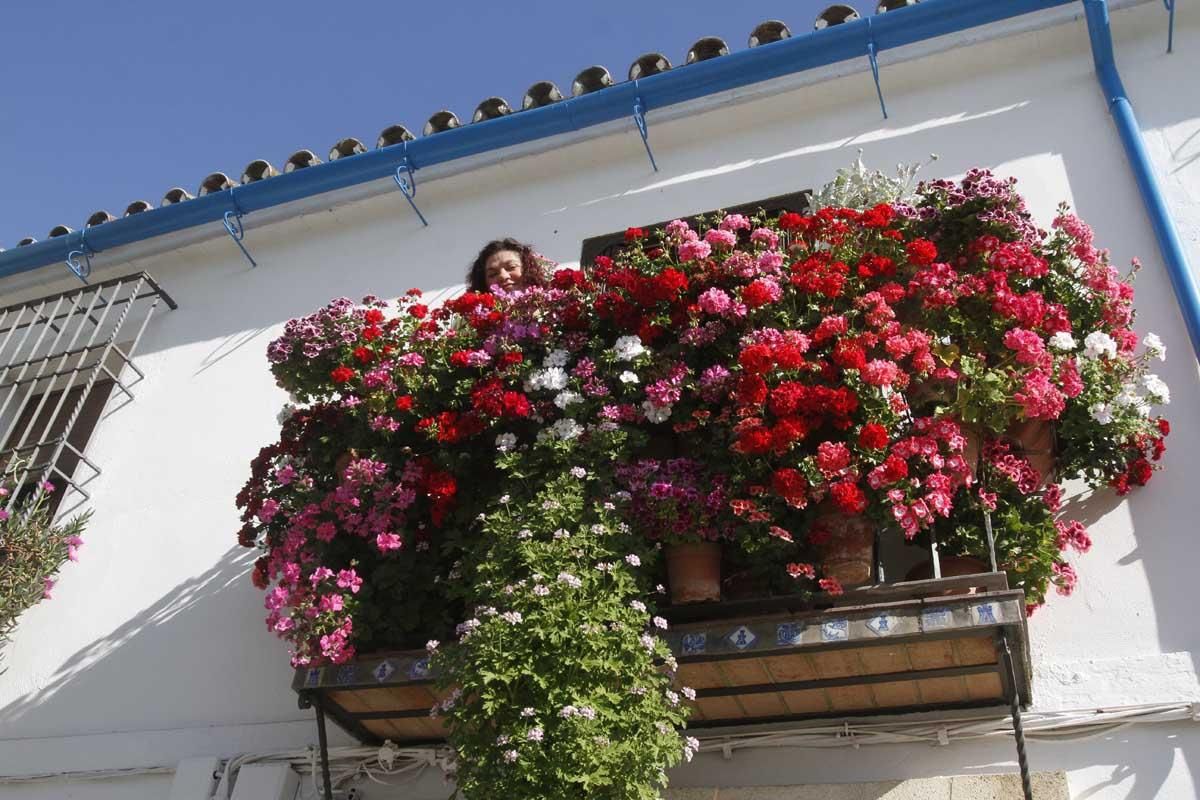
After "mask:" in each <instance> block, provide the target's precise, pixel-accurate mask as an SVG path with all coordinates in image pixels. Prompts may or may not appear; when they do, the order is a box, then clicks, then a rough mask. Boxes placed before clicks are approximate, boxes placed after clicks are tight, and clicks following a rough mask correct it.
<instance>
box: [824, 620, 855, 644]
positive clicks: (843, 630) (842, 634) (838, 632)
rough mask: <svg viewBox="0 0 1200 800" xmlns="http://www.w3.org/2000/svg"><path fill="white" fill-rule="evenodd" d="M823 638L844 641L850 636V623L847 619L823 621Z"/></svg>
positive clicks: (829, 640)
mask: <svg viewBox="0 0 1200 800" xmlns="http://www.w3.org/2000/svg"><path fill="white" fill-rule="evenodd" d="M821 638H822V639H824V640H825V641H827V642H843V641H845V640H847V639H849V638H850V623H849V621H847V620H845V619H831V620H827V621H825V622H822V623H821Z"/></svg>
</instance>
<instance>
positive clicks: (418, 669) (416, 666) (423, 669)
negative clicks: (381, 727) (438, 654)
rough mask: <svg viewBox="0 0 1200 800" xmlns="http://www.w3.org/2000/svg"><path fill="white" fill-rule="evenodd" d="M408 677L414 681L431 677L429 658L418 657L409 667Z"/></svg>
mask: <svg viewBox="0 0 1200 800" xmlns="http://www.w3.org/2000/svg"><path fill="white" fill-rule="evenodd" d="M408 677H409V678H411V679H412V680H414V681H419V680H423V679H424V678H428V677H429V659H428V658H418V659H417V660H416V661H414V662H413V664H412V666H411V667H409V669H408Z"/></svg>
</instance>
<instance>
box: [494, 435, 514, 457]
mask: <svg viewBox="0 0 1200 800" xmlns="http://www.w3.org/2000/svg"><path fill="white" fill-rule="evenodd" d="M516 446H517V437H516V434H512V433H502V434H500V435H499V436H497V437H496V449H497V450H499V451H500V452H501V453H507V452H508V451H509V450H512V449H513V448H514V447H516Z"/></svg>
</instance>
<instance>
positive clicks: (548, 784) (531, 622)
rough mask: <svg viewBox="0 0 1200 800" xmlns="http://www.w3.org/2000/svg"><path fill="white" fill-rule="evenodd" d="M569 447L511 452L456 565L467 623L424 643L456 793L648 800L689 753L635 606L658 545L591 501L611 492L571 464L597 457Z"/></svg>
mask: <svg viewBox="0 0 1200 800" xmlns="http://www.w3.org/2000/svg"><path fill="white" fill-rule="evenodd" d="M602 447H603V446H602ZM580 449H582V448H580ZM572 455H573V454H572V452H571V447H570V446H569V445H565V444H564V443H557V444H554V445H548V446H544V447H539V448H536V449H535V450H534V451H532V452H527V453H524V454H520V455H514V456H513V457H512V458H510V459H508V460H507V463H506V466H507V470H506V476H505V482H504V484H503V486H504V488H505V490H506V494H505V495H503V496H501V497H500V498H499V501H498V502H497V503H496V504H495V505H493V506H492V507H490V508H489V510H488V511H487V512H486V513H485V514H483V515H482V518H481V520H480V524H479V530H478V533H477V537H476V538H475V540H474V542H473V544H472V545H469V546H468V548H467V555H466V557H465V560H464V563H463V564H462V567H461V568H462V570H463V572H464V575H465V576H466V577H467V578H468V580H465V581H463V584H462V585H464V586H469V587H472V589H471V605H472V607H473V608H474V609H475V611H474V617H473V618H472V619H470V620H468V621H467V622H466V623H464V624H463V626H460V640H459V642H458V643H456V644H454V645H450V646H445V647H441V646H438V645H437V644H436V643H431V649H432V650H433V651H434V659H433V663H434V664H435V666H436V669H437V671H438V673H439V675H440V676H441V680H442V688H443V689H446V690H448V691H450V692H451V694H450V696H449V699H448V700H447V701H446V702H445V703H444V704H443V705H442V707H441V708H442V711H441V713H442V714H443V715H444V716H445V717H446V719H447V721H448V722H449V723H450V725H449V728H450V742H451V744H452V745H453V746H454V747H455V750H456V751H457V759H458V761H457V775H456V782H457V784H458V787H459V791H461V792H462V793H463V794H464V795H465V796H466V797H471V798H484V797H520V798H530V800H533V798H546V800H550V799H551V798H553V799H554V800H558V798H562V797H589V798H603V799H605V800H608V799H611V800H650V799H651V798H657V797H658V796H659V788H660V787H662V786H664V785H665V784H666V774H665V770H666V769H668V768H669V767H671V766H673V765H674V764H676V763H678V762H679V761H680V759H681V758H683V757H685V756H686V757H688V758H690V757H691V754H692V752H693V749H694V747H695V745H694V742H685V740H684V739H683V737H682V736H681V735H680V733H679V732H678V730H677V729H678V728H679V727H680V726H682V724H683V722H684V721H685V719H686V717H687V712H686V708H685V706H684V705H683V704H682V699H681V697H680V695H679V694H678V693H677V692H676V690H674V689H672V688H671V686H672V678H671V676H672V674H673V667H674V659H673V657H672V656H671V654H670V651H669V649H668V648H667V646H666V643H665V642H664V641H663V640H662V639H660V638H658V637H657V636H656V635H655V634H656V633H658V632H660V630H661V628H662V627H665V624H666V623H665V622H663V621H662V620H661V619H656V618H653V617H652V613H653V610H652V609H651V608H648V607H647V606H646V605H645V602H644V600H643V598H646V597H648V596H649V592H648V591H647V589H648V587H646V586H645V585H644V581H645V575H646V573H647V570H645V569H642V568H639V566H640V565H642V564H645V563H648V562H649V560H650V559H651V558H652V557H653V551H652V550H647V542H646V540H645V539H644V538H642V537H640V536H637V535H635V534H634V533H632V532H631V531H630V529H629V527H628V526H627V525H626V524H625V523H624V522H622V520H621V517H620V515H619V509H618V506H617V504H616V502H612V501H609V500H604V499H599V500H598V499H596V498H598V497H599V498H603V497H605V496H607V495H608V494H609V493H610V492H611V489H612V487H610V486H604V485H599V483H600V479H599V478H598V477H597V476H595V475H593V474H591V473H590V472H587V471H585V470H584V469H582V468H581V467H575V468H574V470H573V471H572V469H571V466H570V465H571V464H572V463H578V464H592V463H595V461H594V459H595V458H596V456H597V454H595V453H593V454H590V457H587V458H585V457H582V456H580V455H578V454H576V455H575V458H574V459H573V458H572ZM535 464H536V467H535ZM533 475H538V476H543V477H542V478H541V479H540V480H533V479H531V477H530V476H533ZM618 502H619V501H618Z"/></svg>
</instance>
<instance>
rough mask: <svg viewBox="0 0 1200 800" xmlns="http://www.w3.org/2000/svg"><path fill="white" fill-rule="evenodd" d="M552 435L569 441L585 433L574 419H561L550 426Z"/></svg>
mask: <svg viewBox="0 0 1200 800" xmlns="http://www.w3.org/2000/svg"><path fill="white" fill-rule="evenodd" d="M550 433H551V434H552V435H554V436H557V437H558V438H559V439H562V440H564V441H569V440H571V439H574V438H576V437H578V436H579V434H581V433H583V426H582V425H580V424H579V423H578V422H576V421H575V420H573V419H560V420H559V421H558V422H555V423H554V424H553V425H551V426H550Z"/></svg>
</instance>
